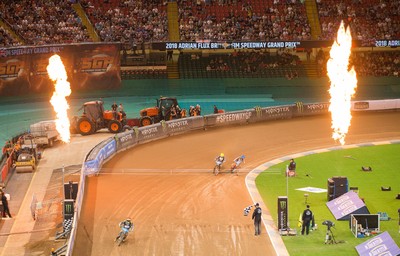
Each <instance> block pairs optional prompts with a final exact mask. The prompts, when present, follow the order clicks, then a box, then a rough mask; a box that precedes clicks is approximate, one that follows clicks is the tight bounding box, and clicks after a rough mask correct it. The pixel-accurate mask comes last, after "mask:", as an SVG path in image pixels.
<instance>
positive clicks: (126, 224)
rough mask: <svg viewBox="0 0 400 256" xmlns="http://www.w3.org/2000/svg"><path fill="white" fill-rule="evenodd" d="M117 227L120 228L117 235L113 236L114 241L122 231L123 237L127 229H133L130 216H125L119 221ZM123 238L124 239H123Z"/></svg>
mask: <svg viewBox="0 0 400 256" xmlns="http://www.w3.org/2000/svg"><path fill="white" fill-rule="evenodd" d="M119 227H120V228H121V232H119V234H118V236H117V237H116V238H115V241H117V240H118V238H119V237H120V235H121V234H122V232H123V233H125V238H126V236H127V235H128V232H129V231H132V230H133V223H132V221H131V218H127V219H126V220H123V221H121V222H120V223H119ZM125 238H124V240H125Z"/></svg>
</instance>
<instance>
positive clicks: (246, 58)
mask: <svg viewBox="0 0 400 256" xmlns="http://www.w3.org/2000/svg"><path fill="white" fill-rule="evenodd" d="M77 7H80V8H81V9H82V13H80V8H77ZM174 11H176V13H177V21H176V22H177V24H178V25H177V29H175V30H174V31H172V30H171V31H169V29H171V28H172V27H173V26H170V25H171V24H169V22H170V23H172V22H171V20H172V19H173V17H175V16H173V15H172V14H173V12H174ZM313 13H317V17H314V16H313ZM0 14H1V16H0V18H1V19H0V25H1V27H0V47H11V46H19V45H43V44H62V43H80V42H92V41H98V40H100V41H103V42H121V43H122V45H123V48H122V52H121V66H122V67H123V68H122V69H121V75H122V78H124V79H149V78H150V79H153V78H156V79H158V78H167V77H168V78H171V77H173V78H190V79H191V78H275V77H286V78H287V79H293V78H296V77H306V76H308V77H313V76H315V77H318V76H324V75H325V74H326V70H325V67H326V61H327V59H328V57H329V55H328V52H327V51H326V49H324V50H323V49H321V50H318V49H315V48H314V49H313V50H312V52H311V54H310V55H307V58H305V50H306V49H297V51H286V50H285V51H280V50H271V51H267V50H241V51H233V50H231V51H214V52H208V53H206V52H201V51H198V52H196V50H192V51H190V50H188V51H181V54H179V55H178V54H177V53H178V51H174V60H172V57H167V56H166V55H167V53H166V52H165V51H158V52H157V51H152V50H151V47H150V46H149V45H150V44H151V43H152V42H167V41H169V40H171V38H176V40H178V39H177V38H179V37H180V40H181V41H198V40H200V41H207V40H211V41H218V42H224V41H229V40H237V41H274V40H282V41H288V40H289V41H290V40H298V41H307V40H310V39H317V40H332V39H333V38H334V36H335V35H336V31H337V28H338V26H339V22H340V20H342V19H344V20H345V21H346V24H348V25H349V26H350V28H351V31H352V35H353V39H356V40H361V41H363V42H371V41H373V40H376V39H397V40H398V39H399V38H400V2H399V1H382V0H367V1H361V0H342V1H340V2H337V1H334V0H316V1H314V0H193V1H189V0H177V1H176V2H174V3H173V4H171V3H170V1H168V0H124V1H117V0H61V1H56V0H38V1H30V0H17V1H15V0H3V1H1V2H0ZM170 19H171V20H170ZM319 29H320V32H318V30H319ZM92 30H93V31H95V32H94V33H95V34H96V35H97V36H98V38H97V39H96V37H95V36H94V35H92V32H91V31H92ZM177 30H179V31H177ZM175 33H177V36H176V37H175V36H171V34H174V35H175ZM352 63H354V65H355V69H356V71H357V73H358V74H359V75H361V76H398V73H399V53H398V51H396V50H394V49H393V50H392V51H388V52H381V51H374V52H371V51H369V50H368V49H366V50H364V51H362V52H361V51H357V52H355V53H354V54H353V55H352ZM172 73H174V74H173V76H172V75H171V74H172Z"/></svg>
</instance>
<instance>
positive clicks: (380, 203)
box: [256, 144, 400, 256]
mask: <svg viewBox="0 0 400 256" xmlns="http://www.w3.org/2000/svg"><path fill="white" fill-rule="evenodd" d="M295 161H296V163H297V170H296V174H297V175H296V177H290V178H286V176H285V170H286V165H288V163H289V161H288V162H283V163H280V164H277V165H274V166H271V167H270V168H268V169H267V170H266V171H264V172H262V173H261V174H260V175H259V176H258V177H257V178H256V185H257V188H258V191H259V192H260V194H261V196H262V198H263V201H264V202H265V204H266V206H267V207H268V209H269V211H270V213H271V215H272V218H273V219H274V221H275V224H276V225H277V198H278V196H286V195H287V192H288V200H289V226H290V228H292V229H296V230H297V235H296V236H282V238H283V241H284V243H285V245H286V247H287V249H288V251H289V254H290V255H291V256H297V255H310V256H311V255H312V256H314V255H321V256H322V255H323V256H329V255H332V256H333V255H335V256H336V255H346V256H347V255H358V253H357V251H356V249H355V246H356V245H359V244H361V243H363V242H365V241H367V240H368V239H370V238H371V237H365V238H356V237H355V236H354V235H353V233H352V232H351V230H350V227H349V221H348V220H342V221H339V220H336V219H335V218H334V216H333V214H332V213H331V212H330V210H329V209H328V207H327V206H326V203H327V202H328V200H327V192H324V193H310V192H304V191H299V190H297V189H299V188H304V187H316V188H322V189H327V184H328V179H329V178H331V177H333V176H345V177H347V178H348V186H349V187H358V194H359V197H360V198H361V199H363V200H364V202H365V204H366V206H367V208H368V210H369V212H370V213H371V214H376V213H378V212H386V213H387V214H388V216H389V217H391V220H389V221H381V222H380V230H381V232H384V231H388V232H389V234H390V236H391V237H392V238H393V240H394V241H395V242H396V243H397V245H398V246H400V233H399V232H400V229H399V213H398V209H399V208H400V200H399V199H396V196H397V194H398V193H400V144H388V145H380V146H368V145H365V146H362V147H357V148H350V149H338V150H333V151H329V152H324V153H319V154H310V155H307V156H304V157H300V158H296V159H295ZM363 166H366V167H368V166H369V167H371V168H372V171H362V167H363ZM381 187H391V191H382V190H381ZM305 194H308V196H307V197H306V196H305ZM306 204H309V205H310V209H311V210H312V211H313V213H314V216H315V223H316V224H317V229H316V230H313V231H310V234H309V235H308V236H306V235H304V236H302V235H301V227H299V226H298V223H299V217H300V215H301V214H302V212H303V210H304V209H305V208H306ZM325 220H331V221H333V222H334V223H335V226H334V227H333V228H332V231H333V235H334V238H335V240H336V242H338V243H337V244H325V235H326V231H327V226H326V225H322V222H323V221H325Z"/></svg>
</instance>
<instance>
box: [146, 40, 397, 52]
mask: <svg viewBox="0 0 400 256" xmlns="http://www.w3.org/2000/svg"><path fill="white" fill-rule="evenodd" d="M332 44H333V40H307V41H246V42H242V41H197V42H155V43H152V44H151V47H152V49H157V50H160V51H167V50H211V49H260V50H261V49H284V48H292V49H293V48H325V47H331V46H332ZM352 44H353V46H354V47H399V46H400V40H399V39H398V38H395V39H391V40H386V39H384V40H375V39H370V40H353V42H352Z"/></svg>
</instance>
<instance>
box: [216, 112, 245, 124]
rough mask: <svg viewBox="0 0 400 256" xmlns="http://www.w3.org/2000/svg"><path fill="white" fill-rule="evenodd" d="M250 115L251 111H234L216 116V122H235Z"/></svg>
mask: <svg viewBox="0 0 400 256" xmlns="http://www.w3.org/2000/svg"><path fill="white" fill-rule="evenodd" d="M250 117H251V112H244V113H234V114H226V115H220V116H217V119H216V122H217V123H225V122H235V121H241V120H248V119H249V118H250Z"/></svg>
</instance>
